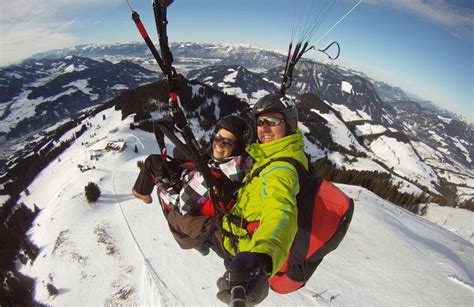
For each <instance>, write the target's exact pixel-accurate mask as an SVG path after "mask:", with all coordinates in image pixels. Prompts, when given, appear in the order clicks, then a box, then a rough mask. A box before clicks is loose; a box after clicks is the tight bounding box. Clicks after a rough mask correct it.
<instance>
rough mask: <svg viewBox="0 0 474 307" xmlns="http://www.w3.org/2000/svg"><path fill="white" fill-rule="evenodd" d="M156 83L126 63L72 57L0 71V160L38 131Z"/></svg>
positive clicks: (28, 62)
mask: <svg viewBox="0 0 474 307" xmlns="http://www.w3.org/2000/svg"><path fill="white" fill-rule="evenodd" d="M157 79H158V75H157V73H156V72H153V71H150V70H147V69H145V68H143V67H141V66H139V65H136V64H133V63H131V62H129V61H122V62H118V63H115V64H113V63H111V62H109V61H106V60H99V61H96V60H92V59H89V58H82V57H77V56H66V57H64V58H61V59H57V60H51V59H30V60H26V61H24V62H23V63H21V64H19V65H11V66H8V67H4V68H0V86H1V87H2V92H1V93H0V123H1V125H0V147H1V149H2V150H1V156H0V158H1V159H5V158H6V157H7V156H9V155H11V154H12V152H14V151H16V150H18V149H20V148H22V147H23V146H24V142H25V141H28V138H29V137H31V136H33V135H34V134H36V133H38V132H39V131H42V130H43V129H45V128H47V127H50V126H51V125H54V124H57V123H60V122H61V121H62V120H68V119H69V118H70V117H71V116H73V115H75V114H77V112H79V111H81V110H84V109H87V108H90V107H93V106H96V105H99V104H102V103H103V102H105V101H106V100H107V99H110V98H112V97H115V96H116V95H118V94H119V93H120V92H122V91H124V90H126V89H129V88H135V87H137V86H139V85H143V84H147V83H150V82H152V81H155V80H157Z"/></svg>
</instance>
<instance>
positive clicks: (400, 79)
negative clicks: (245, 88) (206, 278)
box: [0, 0, 474, 122]
mask: <svg viewBox="0 0 474 307" xmlns="http://www.w3.org/2000/svg"><path fill="white" fill-rule="evenodd" d="M308 2H311V3H310V4H307V3H308ZM358 2H359V1H358V0H340V1H311V0H199V1H197V0H175V1H174V3H173V4H172V5H171V6H170V7H169V9H168V20H169V26H168V36H169V40H170V41H171V42H183V41H190V42H208V43H231V44H250V45H252V46H256V47H261V48H266V49H272V50H281V51H284V50H286V49H287V46H288V44H289V42H290V40H291V38H292V32H295V31H293V29H294V28H296V29H297V30H298V25H299V26H300V27H299V29H301V28H302V27H303V26H302V25H303V24H305V21H307V20H310V23H311V24H313V25H316V26H317V29H316V31H315V32H314V33H313V36H311V39H310V40H309V42H310V44H314V45H315V47H317V48H322V47H324V46H326V45H327V44H328V43H330V42H332V41H334V40H335V41H337V42H338V43H339V44H340V45H341V55H340V57H339V58H338V59H337V60H336V61H334V63H335V64H338V65H343V66H348V67H350V68H353V69H356V70H360V71H362V72H364V73H366V74H367V75H368V76H369V77H372V78H374V79H377V80H380V81H385V82H387V83H389V84H391V85H394V86H399V87H400V88H402V89H403V90H405V91H406V92H407V93H410V94H412V95H416V96H417V97H419V98H421V99H424V100H430V101H433V102H434V103H435V104H437V105H438V106H441V107H443V108H446V109H448V110H450V111H453V112H456V113H458V114H461V115H463V116H465V117H466V118H468V119H470V120H471V122H474V90H473V88H474V1H472V0H365V1H362V3H360V4H359V5H358V6H357V7H356V8H355V9H354V10H353V11H352V12H351V13H350V14H349V15H348V16H346V17H345V18H344V19H343V20H342V21H341V22H340V23H338V24H337V26H336V27H335V28H334V29H332V30H331V31H330V32H329V33H327V35H325V34H326V32H327V31H328V30H330V29H331V27H332V25H334V24H336V23H337V22H338V21H339V20H340V19H341V18H342V17H343V16H344V15H345V13H347V12H348V11H349V10H350V9H351V8H352V7H353V6H354V5H356V4H357V3H358ZM331 3H334V4H331ZM130 4H131V6H132V7H133V9H134V10H136V11H137V12H138V13H139V14H140V15H141V17H142V21H143V23H144V24H145V26H146V27H147V29H148V32H149V33H150V35H151V36H152V37H156V32H155V23H154V20H153V12H152V9H151V1H150V0H147V1H140V0H130ZM19 8H21V9H19ZM326 8H328V11H327V14H322V15H318V14H317V13H318V12H326V11H324V9H326ZM323 15H324V16H326V18H325V19H323V18H322V16H323ZM297 30H296V32H297ZM0 34H1V35H0V65H1V66H5V65H9V64H12V63H16V62H18V61H21V60H22V59H25V58H27V57H29V56H31V55H33V54H34V53H37V52H42V51H47V50H50V49H57V48H63V47H70V46H74V45H78V44H88V43H98V44H104V43H125V42H131V41H140V40H141V38H140V36H139V34H138V32H137V30H136V29H135V26H134V24H133V22H132V21H131V18H130V8H129V6H128V5H127V2H126V0H83V1H73V0H49V1H39V0H18V1H7V0H0ZM295 39H298V35H295ZM305 56H307V57H309V58H314V59H316V60H324V61H329V60H327V57H326V56H325V55H324V54H322V53H320V52H317V51H314V50H313V51H310V52H308V53H306V54H305Z"/></svg>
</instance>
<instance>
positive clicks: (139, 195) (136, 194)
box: [132, 189, 153, 204]
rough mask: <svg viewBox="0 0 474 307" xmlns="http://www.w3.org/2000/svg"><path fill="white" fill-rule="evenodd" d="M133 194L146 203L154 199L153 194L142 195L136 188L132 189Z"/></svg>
mask: <svg viewBox="0 0 474 307" xmlns="http://www.w3.org/2000/svg"><path fill="white" fill-rule="evenodd" d="M132 194H133V196H135V197H136V198H138V199H141V200H142V201H143V202H144V203H145V204H151V202H152V201H153V199H152V198H151V195H142V194H140V193H138V192H137V191H135V189H132Z"/></svg>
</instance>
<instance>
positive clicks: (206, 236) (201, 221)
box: [167, 211, 230, 259]
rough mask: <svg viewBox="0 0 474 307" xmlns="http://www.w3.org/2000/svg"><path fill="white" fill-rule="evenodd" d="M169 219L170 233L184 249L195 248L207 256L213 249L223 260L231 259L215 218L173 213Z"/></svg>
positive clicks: (169, 215)
mask: <svg viewBox="0 0 474 307" xmlns="http://www.w3.org/2000/svg"><path fill="white" fill-rule="evenodd" d="M167 219H168V225H169V228H170V231H171V233H172V234H173V237H174V238H175V240H176V242H178V244H179V246H180V247H181V248H182V249H191V248H194V249H196V250H198V251H199V252H200V253H201V254H202V255H207V254H208V253H209V248H211V249H212V250H214V252H215V253H216V254H217V255H218V256H220V257H222V258H223V259H226V258H229V257H230V256H229V255H228V253H227V252H226V251H225V249H224V246H223V244H222V238H221V235H220V232H219V231H218V227H217V225H216V218H215V217H209V216H202V215H197V216H193V215H189V214H185V215H182V214H181V213H179V212H176V211H172V212H170V213H169V214H168V216H167Z"/></svg>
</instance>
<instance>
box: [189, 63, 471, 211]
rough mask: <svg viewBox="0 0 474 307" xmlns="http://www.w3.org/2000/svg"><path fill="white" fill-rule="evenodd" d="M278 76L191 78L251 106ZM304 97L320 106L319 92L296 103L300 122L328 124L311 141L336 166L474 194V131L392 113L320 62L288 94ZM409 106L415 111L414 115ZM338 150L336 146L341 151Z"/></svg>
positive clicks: (401, 109)
mask: <svg viewBox="0 0 474 307" xmlns="http://www.w3.org/2000/svg"><path fill="white" fill-rule="evenodd" d="M280 71H281V69H280V68H275V69H271V70H269V71H267V72H265V73H262V74H257V73H254V72H251V71H249V70H247V69H245V68H243V67H240V66H223V65H214V66H209V67H207V68H205V69H202V70H195V71H191V72H188V74H187V76H188V77H190V78H195V79H197V80H199V81H201V82H204V83H206V84H208V85H211V86H213V87H215V88H218V89H221V90H222V91H224V92H225V93H227V94H231V95H236V96H238V97H240V98H241V99H243V100H244V101H247V102H249V103H250V104H252V103H254V102H255V101H256V100H257V99H258V98H259V97H261V96H262V95H264V94H266V93H272V92H275V91H276V90H277V88H278V86H279V82H278V81H279V79H280ZM305 92H312V93H317V94H318V95H317V96H319V97H320V98H322V99H323V102H322V101H320V99H319V98H318V97H317V96H316V95H314V94H309V95H306V96H305V97H306V98H304V100H305V102H304V103H301V104H300V105H299V107H300V109H301V110H300V113H301V114H300V115H301V119H302V122H303V123H304V124H307V123H308V121H309V122H316V123H321V122H323V125H324V126H325V129H321V126H320V125H316V126H315V127H317V128H313V129H310V130H309V131H310V133H309V135H311V137H310V139H311V141H312V142H313V143H319V144H321V140H328V139H331V140H332V141H330V142H329V141H326V142H323V144H322V145H323V147H324V148H326V150H328V149H329V151H330V152H333V153H337V155H336V156H337V157H336V156H334V157H332V161H333V162H334V163H335V164H336V165H338V166H339V167H342V166H344V167H345V168H346V169H347V168H349V169H350V168H356V169H361V168H360V166H359V165H361V164H362V165H364V164H365V163H367V162H368V161H366V162H361V161H360V160H367V159H366V158H367V157H368V160H370V163H378V164H380V165H382V167H381V168H382V169H383V170H384V171H385V172H390V173H392V174H394V175H396V176H397V177H400V178H402V180H403V181H408V182H412V183H415V184H416V185H418V188H416V189H415V190H417V191H418V192H419V191H420V189H423V188H426V189H428V190H430V191H435V193H438V194H439V195H444V194H448V193H449V190H448V189H445V188H446V187H445V185H446V182H448V183H451V184H453V185H455V186H456V187H455V189H457V195H458V196H459V197H460V201H461V202H462V201H465V200H469V199H472V197H473V196H474V172H473V171H472V168H471V166H472V164H473V161H472V159H473V158H474V139H473V135H472V127H470V126H469V125H467V124H466V123H464V122H461V121H458V120H455V119H450V120H449V122H447V120H448V119H447V118H443V117H441V116H439V115H435V114H431V115H427V114H426V115H424V113H423V111H422V108H421V107H419V105H417V104H416V103H414V102H412V103H407V104H406V105H405V104H403V103H402V102H401V103H400V104H398V105H397V107H396V108H395V107H393V106H392V105H390V104H388V103H386V102H385V101H383V100H382V99H381V98H380V97H379V96H378V94H377V93H376V92H375V89H374V86H373V84H372V83H371V82H369V81H368V80H366V79H364V78H362V77H361V76H360V75H350V74H342V73H340V72H339V71H337V70H335V69H332V68H331V67H330V66H327V65H323V64H319V63H307V62H303V63H302V65H301V66H300V67H299V69H298V74H297V75H295V76H294V80H293V86H292V87H291V88H290V91H288V93H289V94H293V95H299V93H305ZM297 97H298V96H297ZM412 106H414V107H418V110H417V112H414V110H412V109H411V107H412ZM326 110H327V111H326ZM328 128H329V129H328ZM334 144H336V145H337V146H339V147H338V148H337V149H336V148H335V147H334ZM341 148H342V150H341ZM326 154H327V153H325V152H323V153H320V154H319V155H315V156H314V158H315V159H317V158H321V157H323V156H325V155H326ZM353 165H354V166H353ZM355 165H357V166H355ZM379 167H380V166H379ZM403 186H404V185H402V187H403ZM411 189H412V188H410V189H409V190H411ZM411 191H413V190H411Z"/></svg>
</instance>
